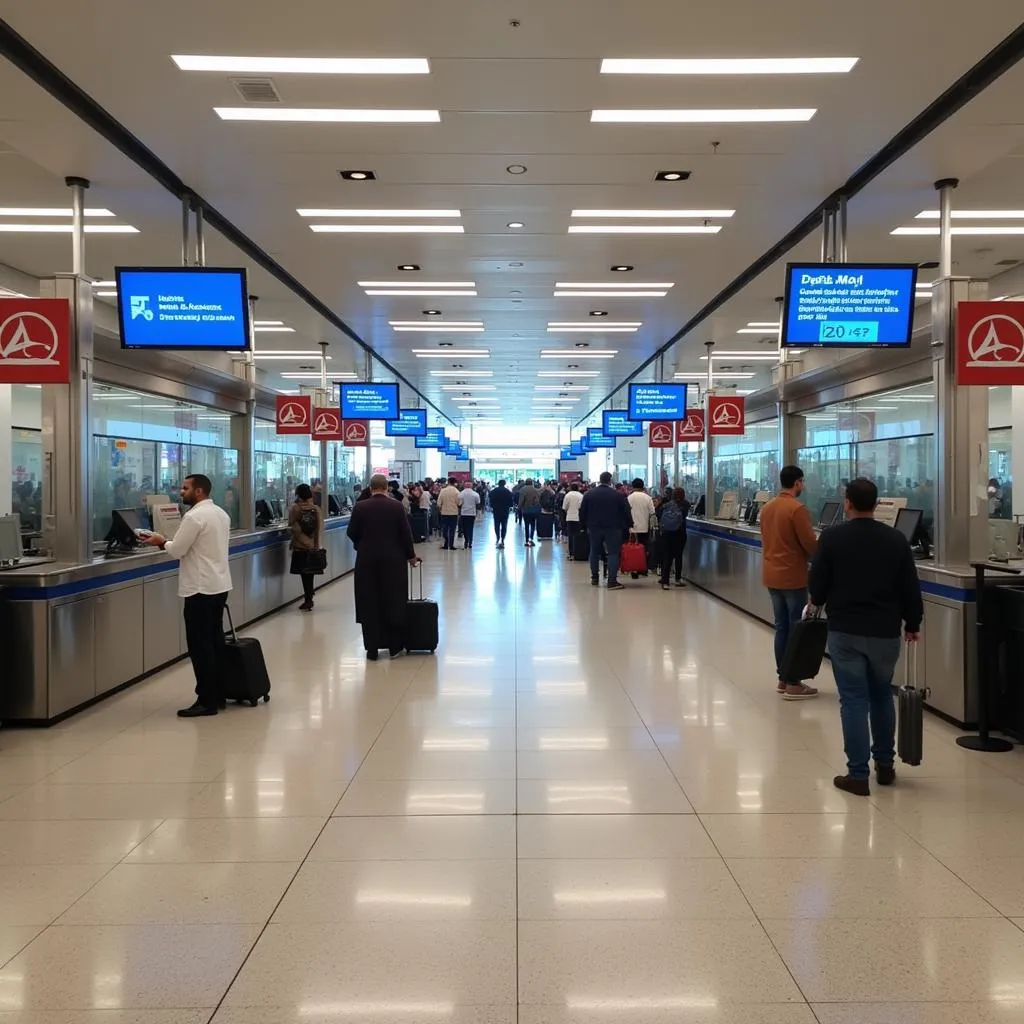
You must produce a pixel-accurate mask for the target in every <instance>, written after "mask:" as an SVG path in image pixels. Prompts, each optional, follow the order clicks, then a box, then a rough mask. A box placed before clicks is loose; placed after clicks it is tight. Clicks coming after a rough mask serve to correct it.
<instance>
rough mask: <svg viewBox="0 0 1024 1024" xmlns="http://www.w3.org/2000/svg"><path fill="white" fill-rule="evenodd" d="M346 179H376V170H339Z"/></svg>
mask: <svg viewBox="0 0 1024 1024" xmlns="http://www.w3.org/2000/svg"><path fill="white" fill-rule="evenodd" d="M338 174H340V175H341V177H342V179H343V180H344V181H376V180H377V173H376V171H338Z"/></svg>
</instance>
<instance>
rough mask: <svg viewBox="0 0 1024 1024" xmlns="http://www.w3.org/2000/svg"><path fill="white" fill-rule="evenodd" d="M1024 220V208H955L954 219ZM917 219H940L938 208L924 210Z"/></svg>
mask: <svg viewBox="0 0 1024 1024" xmlns="http://www.w3.org/2000/svg"><path fill="white" fill-rule="evenodd" d="M974 218H977V219H978V220H1024V210H954V211H953V220H972V219H974ZM914 219H915V220H938V219H939V211H938V210H922V211H921V212H920V213H919V214H918V215H917V217H915V218H914Z"/></svg>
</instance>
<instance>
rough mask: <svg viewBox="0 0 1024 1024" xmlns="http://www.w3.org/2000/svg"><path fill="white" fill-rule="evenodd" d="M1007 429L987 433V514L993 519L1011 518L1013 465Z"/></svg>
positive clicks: (1008, 429) (1008, 430) (1010, 434)
mask: <svg viewBox="0 0 1024 1024" xmlns="http://www.w3.org/2000/svg"><path fill="white" fill-rule="evenodd" d="M1011 436H1012V433H1011V431H1010V428H1009V427H1003V428H1001V429H999V430H990V431H989V432H988V514H989V516H990V517H991V518H993V519H1012V518H1013V463H1012V459H1011V451H1012V449H1011V448H1010V441H1011Z"/></svg>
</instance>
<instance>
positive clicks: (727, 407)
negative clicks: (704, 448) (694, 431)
mask: <svg viewBox="0 0 1024 1024" xmlns="http://www.w3.org/2000/svg"><path fill="white" fill-rule="evenodd" d="M708 418H709V419H710V421H711V429H710V430H709V431H708V433H709V434H710V435H711V436H712V437H722V436H725V435H736V434H742V433H743V432H744V430H746V408H745V406H744V402H743V399H742V398H734V397H733V396H732V395H725V396H720V395H709V396H708Z"/></svg>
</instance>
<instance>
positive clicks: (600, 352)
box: [540, 348, 619, 359]
mask: <svg viewBox="0 0 1024 1024" xmlns="http://www.w3.org/2000/svg"><path fill="white" fill-rule="evenodd" d="M618 354H619V350H618V349H615V348H606V349H591V350H590V351H589V352H580V351H578V350H577V349H574V348H569V349H564V350H563V349H557V348H545V349H541V353H540V357H541V359H614V358H615V357H616V356H617V355H618Z"/></svg>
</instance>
